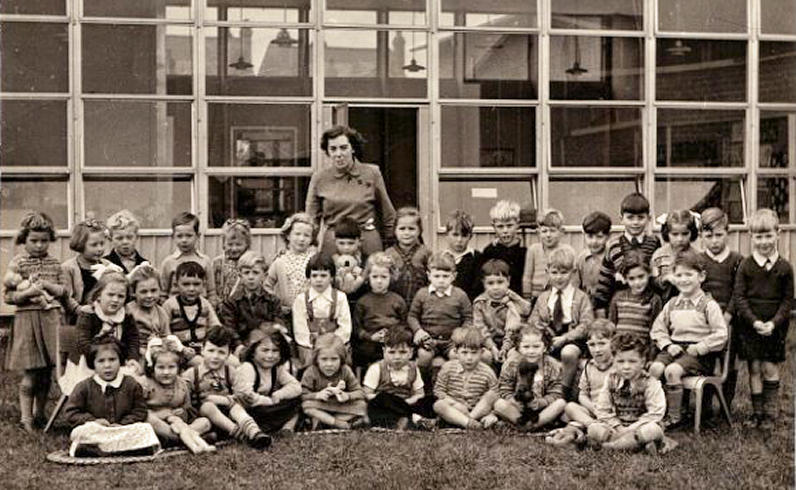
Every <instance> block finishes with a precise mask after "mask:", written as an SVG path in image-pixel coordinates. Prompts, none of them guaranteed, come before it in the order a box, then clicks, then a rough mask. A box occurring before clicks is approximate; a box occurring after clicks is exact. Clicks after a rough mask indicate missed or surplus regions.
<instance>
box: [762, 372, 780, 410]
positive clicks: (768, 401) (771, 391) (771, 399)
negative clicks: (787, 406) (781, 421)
mask: <svg viewBox="0 0 796 490" xmlns="http://www.w3.org/2000/svg"><path fill="white" fill-rule="evenodd" d="M763 414H764V415H765V416H766V418H768V419H770V420H777V416H778V415H779V381H763Z"/></svg>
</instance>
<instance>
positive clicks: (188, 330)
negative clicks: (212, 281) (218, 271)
mask: <svg viewBox="0 0 796 490" xmlns="http://www.w3.org/2000/svg"><path fill="white" fill-rule="evenodd" d="M206 277H207V276H206V273H205V269H204V268H203V267H202V266H201V265H199V264H198V263H196V262H181V263H180V264H179V265H178V266H177V269H176V270H175V271H174V284H175V286H176V291H177V294H176V295H174V296H171V297H170V298H169V299H167V300H166V301H165V302H164V303H163V309H164V310H165V311H166V314H167V315H168V317H169V326H170V329H171V333H173V334H174V335H176V336H177V338H178V339H180V342H182V343H183V345H185V346H188V347H190V348H191V349H193V351H194V352H200V351H201V350H202V344H203V343H204V340H205V336H206V335H207V330H208V329H210V328H211V327H217V326H221V322H220V321H219V320H218V316H216V312H215V310H214V309H213V305H211V304H210V301H209V300H208V299H206V298H204V297H203V296H202V291H203V284H204V282H205V279H206Z"/></svg>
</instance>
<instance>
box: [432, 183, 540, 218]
mask: <svg viewBox="0 0 796 490" xmlns="http://www.w3.org/2000/svg"><path fill="white" fill-rule="evenodd" d="M532 178H533V177H527V180H524V181H520V180H468V181H441V182H440V183H439V216H443V217H444V216H448V215H449V214H450V213H451V211H454V210H456V209H461V210H462V211H465V212H467V213H469V214H470V216H472V217H473V221H474V222H475V224H476V226H489V225H491V224H492V220H491V219H490V218H489V210H490V209H491V208H492V206H494V205H495V202H497V201H499V200H501V199H511V200H512V201H516V202H518V203H520V204H521V205H523V207H528V208H536V206H535V205H534V204H531V203H532V194H531V192H532V191H531V189H532V187H531V179H532Z"/></svg>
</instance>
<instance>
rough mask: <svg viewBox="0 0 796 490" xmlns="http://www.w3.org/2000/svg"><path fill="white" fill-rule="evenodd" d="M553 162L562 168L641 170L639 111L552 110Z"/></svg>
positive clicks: (629, 109)
mask: <svg viewBox="0 0 796 490" xmlns="http://www.w3.org/2000/svg"><path fill="white" fill-rule="evenodd" d="M550 117H551V138H552V143H551V147H552V158H551V162H552V164H553V165H555V166H562V167H641V166H642V165H643V162H644V156H643V145H642V135H641V109H636V108H622V109H620V108H609V107H552V108H550Z"/></svg>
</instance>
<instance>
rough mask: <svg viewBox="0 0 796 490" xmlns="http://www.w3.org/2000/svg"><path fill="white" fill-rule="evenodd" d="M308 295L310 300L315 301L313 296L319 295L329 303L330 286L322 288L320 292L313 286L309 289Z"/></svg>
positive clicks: (330, 300) (330, 298)
mask: <svg viewBox="0 0 796 490" xmlns="http://www.w3.org/2000/svg"><path fill="white" fill-rule="evenodd" d="M309 295H310V296H309V300H310V302H313V301H315V298H317V297H318V296H320V297H322V298H325V299H326V301H328V302H329V303H331V302H332V286H329V287H328V288H326V289H324V290H323V291H322V292H320V293H319V292H318V291H316V290H315V289H314V288H310V289H309Z"/></svg>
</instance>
